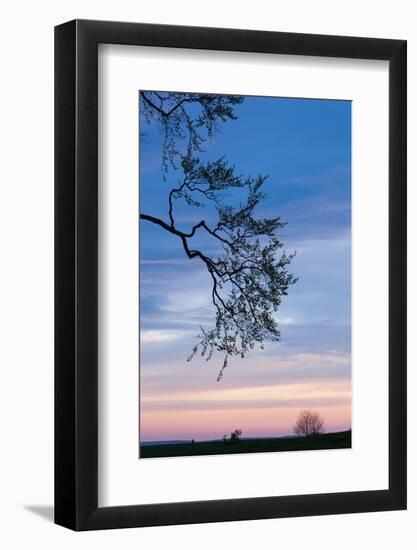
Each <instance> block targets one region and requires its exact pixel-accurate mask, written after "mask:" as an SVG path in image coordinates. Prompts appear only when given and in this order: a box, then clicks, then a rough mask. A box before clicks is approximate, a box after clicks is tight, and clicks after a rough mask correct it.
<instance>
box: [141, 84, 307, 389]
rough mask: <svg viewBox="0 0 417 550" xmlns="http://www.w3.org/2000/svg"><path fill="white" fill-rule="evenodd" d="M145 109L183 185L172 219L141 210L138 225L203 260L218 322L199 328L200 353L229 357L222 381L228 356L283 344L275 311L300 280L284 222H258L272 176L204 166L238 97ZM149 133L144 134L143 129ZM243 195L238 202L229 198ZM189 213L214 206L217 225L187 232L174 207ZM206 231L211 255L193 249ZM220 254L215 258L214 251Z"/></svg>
mask: <svg viewBox="0 0 417 550" xmlns="http://www.w3.org/2000/svg"><path fill="white" fill-rule="evenodd" d="M140 98H141V100H140V109H141V114H142V119H143V121H144V122H145V124H149V123H152V122H156V123H158V124H159V126H160V128H161V130H162V135H163V148H162V177H163V179H164V180H165V182H167V180H168V176H169V173H170V169H172V170H173V171H174V172H175V175H176V176H177V181H178V174H179V175H180V179H179V181H178V183H175V185H171V186H170V187H169V193H168V194H167V218H166V219H162V218H160V217H155V216H153V215H152V214H150V213H145V212H141V213H140V219H141V220H143V221H147V222H151V223H153V224H155V225H157V226H159V227H160V228H161V229H163V230H165V231H167V232H168V233H170V234H172V235H175V236H176V237H178V239H179V241H180V243H181V245H182V248H183V250H184V254H185V255H186V257H187V258H189V259H190V260H194V259H196V260H199V261H201V262H202V263H203V264H204V265H205V267H206V269H207V272H208V276H209V280H210V281H211V284H210V287H211V290H210V292H211V300H212V303H213V306H214V308H215V324H214V327H213V328H211V329H206V328H204V327H200V334H199V335H198V343H197V344H196V345H195V346H194V347H193V349H192V352H191V354H190V355H189V357H188V360H189V361H190V360H191V359H192V358H193V357H194V356H195V354H196V353H197V352H200V354H201V356H203V357H205V358H206V359H207V360H209V359H211V358H212V356H213V354H214V353H215V352H219V353H221V354H222V355H223V365H222V368H221V370H220V372H219V375H218V377H217V380H220V379H221V378H222V376H223V371H224V369H225V368H226V366H227V364H228V357H229V356H230V355H235V356H240V357H242V358H243V357H244V356H245V355H246V353H247V352H248V351H249V350H251V349H253V348H254V347H255V345H256V344H259V345H260V346H261V347H263V344H264V341H266V340H272V341H273V340H275V341H278V340H280V331H279V328H278V324H277V321H276V319H275V313H276V312H277V310H278V308H279V306H280V304H281V297H282V296H284V295H286V294H287V291H288V288H289V286H290V285H292V284H294V283H295V282H296V281H297V279H296V278H295V277H294V276H293V275H292V274H290V273H288V271H287V266H288V264H289V263H290V262H291V260H292V258H293V256H294V254H291V255H286V254H285V252H284V253H279V250H280V249H281V248H282V247H283V243H282V242H281V241H280V240H279V238H278V236H277V231H278V230H279V229H282V228H283V227H284V226H285V225H286V222H284V221H283V220H281V218H280V217H276V218H257V217H256V216H255V209H256V207H257V206H258V205H259V203H260V202H261V201H262V200H263V199H264V198H265V197H266V195H265V193H264V192H263V190H262V187H263V185H264V183H265V180H266V176H261V175H257V176H255V177H253V176H247V177H244V176H242V175H238V174H236V172H235V168H234V166H231V165H230V164H228V162H227V161H226V160H225V158H224V157H221V158H219V159H217V160H213V161H204V160H202V159H201V155H200V153H202V152H203V146H204V143H205V142H206V141H207V140H209V139H210V138H212V137H213V136H214V135H215V134H216V131H217V129H218V128H219V125H220V123H225V122H227V121H228V120H234V119H236V114H235V112H234V107H235V106H237V105H240V104H241V103H242V102H243V98H242V97H240V96H227V95H211V94H191V93H172V92H141V93H140ZM141 131H142V132H143V129H141ZM236 190H240V191H239V196H240V197H242V196H243V197H244V198H243V199H242V198H240V201H239V204H237V205H236V204H233V202H232V203H227V202H226V200H227V197H228V196H230V195H233V192H234V191H236ZM178 201H183V202H185V203H186V204H187V205H188V206H190V208H193V207H211V208H212V209H213V210H214V212H215V213H216V217H217V219H216V221H215V222H214V223H212V224H209V223H207V222H206V220H205V219H200V220H198V221H197V219H196V223H195V224H193V225H192V226H191V227H190V228H189V229H187V230H184V229H180V228H179V227H178V224H177V223H176V218H175V204H176V203H178ZM200 233H204V234H205V235H206V236H208V237H210V239H211V240H212V245H213V244H215V246H214V247H213V246H210V247H207V250H203V249H201V247H194V246H193V245H192V239H193V237H195V236H197V234H200ZM213 248H214V250H215V252H214V253H213V252H212V250H213Z"/></svg>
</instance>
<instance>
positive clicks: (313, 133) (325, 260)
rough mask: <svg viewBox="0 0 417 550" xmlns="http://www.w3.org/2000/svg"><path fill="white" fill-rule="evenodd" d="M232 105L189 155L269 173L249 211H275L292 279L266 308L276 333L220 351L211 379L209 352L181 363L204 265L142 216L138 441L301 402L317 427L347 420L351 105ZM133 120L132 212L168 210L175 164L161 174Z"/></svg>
mask: <svg viewBox="0 0 417 550" xmlns="http://www.w3.org/2000/svg"><path fill="white" fill-rule="evenodd" d="M235 112H236V115H237V120H235V121H228V122H227V123H225V124H222V125H221V127H220V128H219V131H218V132H217V133H216V135H215V137H214V138H213V139H212V140H211V141H210V142H208V143H206V145H205V152H204V153H203V154H202V158H204V159H215V158H218V157H220V156H223V155H224V156H225V158H226V159H227V160H228V161H230V163H231V164H233V165H234V166H235V170H236V172H237V173H239V174H242V175H257V174H263V175H268V179H267V181H266V183H265V186H264V191H265V192H266V194H267V199H266V200H265V201H263V203H262V204H261V205H259V207H258V210H257V214H258V215H259V216H260V217H261V216H269V217H274V216H281V217H282V218H283V219H284V220H286V221H287V225H286V226H285V227H284V228H283V229H282V230H281V232H280V236H281V239H282V241H283V242H284V250H285V251H286V252H288V253H291V252H293V251H296V252H297V255H296V257H295V258H294V260H293V261H292V264H291V266H290V271H291V272H292V273H294V274H295V275H296V276H297V277H299V280H298V282H297V283H296V284H295V285H293V286H292V287H290V290H289V294H288V296H287V297H285V298H284V300H283V302H282V305H281V308H280V311H279V314H278V319H279V321H280V323H281V335H282V338H281V342H278V343H266V345H265V349H264V350H263V351H261V350H255V351H254V352H252V353H251V354H249V355H248V356H247V358H245V359H244V360H241V359H237V358H236V359H235V358H233V359H232V361H231V362H230V366H229V367H228V368H227V370H226V371H225V375H224V378H223V380H222V381H221V382H216V376H217V373H218V371H219V368H220V364H221V358H213V359H212V360H211V361H209V362H206V361H205V360H202V359H200V358H196V359H194V360H193V361H192V362H190V363H187V362H186V357H187V355H188V354H189V352H190V350H191V348H192V346H193V343H194V336H195V335H196V334H197V333H198V328H199V325H200V324H201V325H203V326H207V327H210V325H211V324H212V321H213V319H214V311H213V307H212V306H211V302H210V292H209V283H208V277H209V275H208V273H207V271H206V269H205V267H204V266H203V265H201V263H199V262H198V260H193V261H190V260H188V259H187V258H186V257H185V255H184V252H183V249H182V246H181V243H180V241H179V240H178V238H177V237H175V236H173V235H169V234H168V233H167V232H166V231H164V230H163V229H160V228H158V227H156V226H155V225H153V224H151V223H149V222H141V224H140V246H141V250H140V285H141V286H140V291H141V306H140V308H141V310H140V318H141V365H140V376H141V434H142V438H143V439H144V440H146V439H154V440H158V439H173V438H191V437H194V438H195V439H205V438H211V437H216V436H219V437H220V436H221V435H222V433H218V432H223V433H226V432H227V431H230V430H231V429H234V428H236V427H239V426H235V423H236V422H239V421H240V424H242V426H240V427H242V429H243V431H244V434H246V435H279V434H283V433H291V430H292V424H291V422H293V420H292V419H293V417H294V420H295V416H296V413H297V412H298V411H299V409H300V408H316V409H319V410H321V411H324V412H325V413H326V414H324V416H325V421H326V424H327V426H328V431H330V429H344V428H346V427H349V426H350V351H351V349H350V346H351V344H350V336H351V327H350V314H351V311H350V300H351V288H350V284H351V283H350V269H351V252H350V246H351V235H350V233H351V231H350V230H351V225H350V220H351V103H350V102H349V101H334V100H308V99H291V98H263V97H256V98H255V97H246V98H245V100H244V102H243V103H242V104H241V105H238V106H237V107H236V108H235ZM141 122H142V124H143V126H142V129H144V130H145V136H144V135H141V140H140V203H141V204H140V210H141V212H144V213H147V214H151V215H154V216H158V217H162V218H163V219H165V220H167V195H168V192H169V190H170V188H171V187H172V184H176V183H178V180H179V178H180V177H181V174H180V173H179V172H178V173H176V172H174V171H170V173H169V174H168V178H167V181H164V179H163V177H162V170H161V150H162V135H161V131H160V129H159V128H158V126H157V124H156V123H153V124H152V125H148V126H146V128H145V125H144V122H143V121H141ZM175 212H176V219H177V220H178V226H179V227H180V228H184V229H186V228H191V227H192V226H193V225H194V224H195V223H196V222H198V221H199V220H200V219H201V218H202V214H201V209H200V211H197V209H195V208H194V209H193V208H190V207H189V206H187V205H186V204H181V203H180V201H177V203H176V206H175ZM212 215H213V214H212V213H211V212H206V213H205V214H204V219H206V220H207V221H208V222H209V221H210V219H212V220H213V221H214V217H213V218H211V216H212ZM201 244H202V245H206V244H208V243H205V242H203V241H201ZM233 407H234V408H233ZM226 410H227V411H228V412H227V414H225V415H222V413H221V411H226ZM242 411H246V414H243V413H242ZM190 412H194V416H195V418H198V419H199V422H197V421H196V422H197V424H195V423H193V422H191V421H190V420H189V417H190ZM246 417H247V419H246ZM223 418H224V421H223V420H222V419H223ZM229 419H230V421H229ZM245 419H246V420H245ZM245 422H246V423H245Z"/></svg>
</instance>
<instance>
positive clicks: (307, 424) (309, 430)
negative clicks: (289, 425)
mask: <svg viewBox="0 0 417 550" xmlns="http://www.w3.org/2000/svg"><path fill="white" fill-rule="evenodd" d="M323 429H324V420H323V419H322V417H321V416H320V414H319V413H318V412H314V411H311V410H310V409H305V410H303V411H301V412H300V414H299V415H298V419H297V423H296V425H295V426H294V433H295V434H296V435H299V436H306V437H308V436H311V435H318V434H319V433H321V432H322V431H323Z"/></svg>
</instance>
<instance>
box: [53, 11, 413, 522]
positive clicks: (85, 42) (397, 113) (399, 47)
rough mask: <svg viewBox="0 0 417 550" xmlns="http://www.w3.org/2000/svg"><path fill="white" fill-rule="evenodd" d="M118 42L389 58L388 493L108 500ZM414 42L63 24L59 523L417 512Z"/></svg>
mask: <svg viewBox="0 0 417 550" xmlns="http://www.w3.org/2000/svg"><path fill="white" fill-rule="evenodd" d="M106 43H111V44H123V45H146V46H160V47H175V48H195V49H204V50H228V51H240V52H259V53H270V54H291V55H304V56H305V55H307V56H322V57H337V58H356V59H375V60H388V62H389V488H388V489H387V490H375V491H358V492H348V493H333V494H305V495H296V496H268V497H266V496H265V497H261V498H243V499H228V500H215V501H212V500H210V501H199V502H181V503H168V504H142V505H140V504H139V505H135V506H117V507H99V506H98V498H97V494H98V467H97V465H98V443H97V441H98V440H97V435H98V408H97V405H98V350H97V336H98V328H97V327H98V315H97V307H98V291H97V277H98V250H97V247H98V205H97V199H98V151H97V146H98V132H97V128H98V109H97V105H98V77H97V73H98V70H97V68H98V65H97V52H98V44H106ZM406 45H407V44H406V41H404V40H387V39H374V38H354V37H341V36H321V35H311V34H293V33H280V32H265V31H249V30H236V29H219V28H197V27H181V26H165V25H150V24H142V23H118V22H106V21H85V20H74V21H70V22H68V23H64V24H62V25H59V26H57V27H56V28H55V159H56V160H55V523H57V524H59V525H62V526H65V527H68V528H70V529H74V530H77V531H81V530H92V529H108V528H124V527H141V526H156V525H170V524H184V523H201V522H216V521H237V520H249V519H261V518H281V517H289V516H310V515H324V514H342V513H344V514H345V513H353V512H371V511H384V510H403V509H405V508H406V489H407V488H406V428H407V424H406V422H407V419H406V113H407V109H406ZM371 209H372V205H370V211H371Z"/></svg>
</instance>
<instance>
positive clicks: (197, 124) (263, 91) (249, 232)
mask: <svg viewBox="0 0 417 550" xmlns="http://www.w3.org/2000/svg"><path fill="white" fill-rule="evenodd" d="M55 158H56V169H55V196H56V202H55V205H56V209H55V219H56V226H55V243H56V246H55V258H56V263H55V265H56V277H55V279H56V287H55V288H56V300H55V303H56V325H55V327H56V328H55V380H56V383H55V411H56V412H55V441H56V443H55V465H56V467H55V521H56V523H58V524H60V525H63V526H65V527H69V528H71V529H74V530H89V529H106V528H122V527H140V526H152V525H154V526H155V525H169V524H179V523H198V522H214V521H235V520H246V519H261V518H279V517H288V516H306V515H323V514H339V513H353V512H369V511H382V510H401V509H404V508H405V507H406V42H405V41H403V40H386V39H376V38H375V39H374V38H354V37H338V36H319V35H305V34H288V33H279V32H263V31H262V32H261V31H247V30H236V29H212V28H194V27H174V26H161V25H148V24H139V23H116V22H104V21H101V22H100V21H79V20H77V21H71V22H68V23H65V24H63V25H60V26H58V27H56V30H55ZM312 472H314V475H313V474H312Z"/></svg>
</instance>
